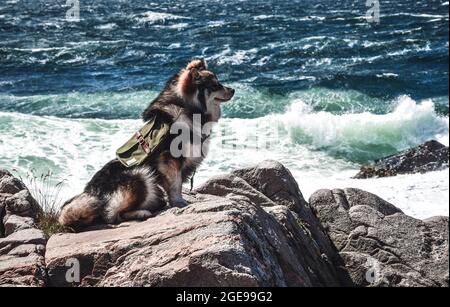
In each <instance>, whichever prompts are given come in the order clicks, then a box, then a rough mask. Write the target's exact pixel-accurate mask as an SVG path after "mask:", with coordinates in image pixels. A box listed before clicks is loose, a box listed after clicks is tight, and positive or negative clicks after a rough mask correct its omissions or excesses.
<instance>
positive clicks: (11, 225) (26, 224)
mask: <svg viewBox="0 0 450 307" xmlns="http://www.w3.org/2000/svg"><path fill="white" fill-rule="evenodd" d="M35 227H36V225H35V222H34V219H33V218H31V217H23V216H18V215H10V216H8V218H7V219H5V236H9V235H11V234H13V233H14V232H17V231H19V230H23V229H30V228H35Z"/></svg>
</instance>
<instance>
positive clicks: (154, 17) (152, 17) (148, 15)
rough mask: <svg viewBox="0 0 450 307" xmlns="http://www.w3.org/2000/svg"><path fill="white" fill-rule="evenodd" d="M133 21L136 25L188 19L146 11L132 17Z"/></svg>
mask: <svg viewBox="0 0 450 307" xmlns="http://www.w3.org/2000/svg"><path fill="white" fill-rule="evenodd" d="M133 19H134V20H136V21H137V22H138V23H156V22H158V21H162V22H164V21H166V20H178V19H190V18H189V17H184V16H179V15H174V14H169V13H161V12H153V11H148V12H144V13H142V14H138V15H134V16H133Z"/></svg>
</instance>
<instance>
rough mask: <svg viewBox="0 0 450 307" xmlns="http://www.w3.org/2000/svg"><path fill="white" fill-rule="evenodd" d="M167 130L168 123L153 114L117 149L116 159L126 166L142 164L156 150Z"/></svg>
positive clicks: (167, 133)
mask: <svg viewBox="0 0 450 307" xmlns="http://www.w3.org/2000/svg"><path fill="white" fill-rule="evenodd" d="M169 132H170V126H169V124H168V123H165V122H163V121H160V120H158V117H157V116H154V117H153V118H152V119H150V120H149V121H147V122H146V123H145V124H144V126H143V127H142V128H141V129H140V130H139V131H138V132H136V133H135V134H134V136H133V137H132V138H130V139H129V140H128V142H126V143H125V144H124V145H122V146H121V147H120V148H119V149H117V152H116V156H117V159H118V160H119V161H120V162H121V163H122V164H123V165H125V166H126V167H132V166H136V165H140V164H142V163H143V162H144V161H145V160H146V159H147V158H148V157H150V156H151V155H152V154H154V153H155V152H156V151H157V149H158V148H159V145H160V144H161V143H163V141H164V140H165V139H166V138H167V137H168V136H169V134H170V133H169Z"/></svg>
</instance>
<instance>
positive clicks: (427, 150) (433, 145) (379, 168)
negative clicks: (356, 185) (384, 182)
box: [354, 140, 449, 179]
mask: <svg viewBox="0 0 450 307" xmlns="http://www.w3.org/2000/svg"><path fill="white" fill-rule="evenodd" d="M448 158H449V153H448V147H447V146H445V145H443V144H441V143H439V142H437V141H433V140H432V141H428V142H426V143H424V144H422V145H419V146H417V147H415V148H412V149H408V150H405V151H402V152H400V153H398V154H395V155H392V156H389V157H386V158H382V159H379V160H376V161H374V162H373V163H372V164H369V165H365V166H362V167H361V170H360V171H359V173H358V174H356V175H355V177H354V178H356V179H365V178H372V177H387V176H395V175H398V174H410V173H425V172H430V171H435V170H441V169H444V168H447V167H448Z"/></svg>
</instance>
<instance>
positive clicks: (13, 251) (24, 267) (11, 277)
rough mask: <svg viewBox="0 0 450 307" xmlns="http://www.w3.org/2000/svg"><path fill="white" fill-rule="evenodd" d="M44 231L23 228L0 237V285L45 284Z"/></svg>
mask: <svg viewBox="0 0 450 307" xmlns="http://www.w3.org/2000/svg"><path fill="white" fill-rule="evenodd" d="M45 244H46V239H45V236H44V233H43V232H42V231H40V230H37V229H24V230H19V231H17V232H14V233H13V234H12V235H10V236H8V237H6V238H2V239H0V286H36V287H42V286H45V285H46V270H45V259H44V250H45V247H44V245H45Z"/></svg>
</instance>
